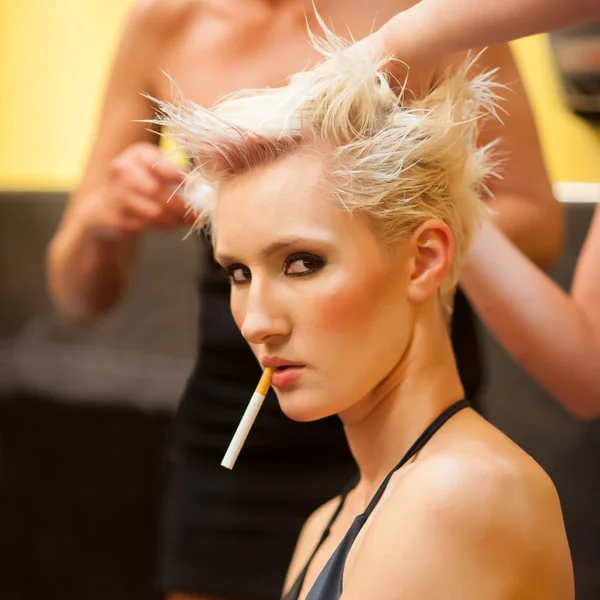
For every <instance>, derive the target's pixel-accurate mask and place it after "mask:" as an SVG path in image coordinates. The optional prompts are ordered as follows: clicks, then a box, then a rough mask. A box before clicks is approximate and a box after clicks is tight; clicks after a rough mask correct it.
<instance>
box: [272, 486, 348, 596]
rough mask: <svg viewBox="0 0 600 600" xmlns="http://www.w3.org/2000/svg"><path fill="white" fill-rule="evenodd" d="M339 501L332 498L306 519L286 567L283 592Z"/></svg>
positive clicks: (314, 545) (295, 576) (303, 564)
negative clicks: (288, 564)
mask: <svg viewBox="0 0 600 600" xmlns="http://www.w3.org/2000/svg"><path fill="white" fill-rule="evenodd" d="M339 503H340V498H339V497H337V498H333V499H332V500H330V501H329V502H326V503H325V504H323V505H321V506H320V507H319V508H317V510H315V511H314V512H313V513H312V514H311V515H310V517H308V519H306V522H305V523H304V525H303V527H302V531H301V532H300V535H299V537H298V541H297V542H296V548H295V550H294V555H293V557H292V560H291V562H290V566H289V568H288V572H287V576H286V580H285V586H284V591H285V592H287V590H289V588H290V587H291V586H292V585H293V583H294V581H296V579H297V578H298V575H299V574H300V572H301V571H302V569H303V568H304V567H305V566H306V563H307V562H308V559H309V558H310V555H311V554H312V552H313V550H314V549H315V548H316V546H317V544H318V543H319V540H320V539H321V536H322V535H323V532H324V531H325V527H327V524H328V523H329V520H330V519H331V517H332V516H333V513H334V512H335V510H336V508H337V507H338V505H339Z"/></svg>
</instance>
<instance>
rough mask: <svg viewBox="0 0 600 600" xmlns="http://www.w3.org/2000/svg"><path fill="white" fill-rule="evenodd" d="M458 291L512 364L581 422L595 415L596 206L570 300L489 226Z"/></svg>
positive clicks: (599, 323)
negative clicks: (472, 307) (518, 366)
mask: <svg viewBox="0 0 600 600" xmlns="http://www.w3.org/2000/svg"><path fill="white" fill-rule="evenodd" d="M461 283H462V288H463V289H464V290H465V292H466V293H467V295H468V296H469V298H470V299H471V301H472V302H473V304H474V305H475V306H476V308H477V311H478V312H479V314H480V315H481V317H482V318H483V319H484V321H485V322H486V324H487V325H488V327H489V328H490V329H491V331H492V332H493V334H494V335H495V336H496V337H497V338H498V340H499V341H500V342H501V343H502V345H503V346H504V347H505V348H506V349H507V350H508V352H509V353H510V354H511V355H512V356H513V357H514V358H515V360H516V361H517V362H518V363H519V364H520V365H521V366H522V367H523V368H524V369H525V370H526V371H528V372H529V373H530V374H531V375H532V376H533V377H534V378H535V379H536V380H537V381H539V382H540V384H541V385H543V386H544V387H545V388H546V389H547V390H548V391H549V392H550V393H551V394H552V395H553V396H555V397H556V398H557V400H559V401H560V402H561V403H562V405H563V406H564V407H565V408H566V409H567V410H568V411H569V412H571V413H572V414H573V415H574V416H576V417H578V418H580V419H593V418H597V417H598V416H600V208H597V209H596V213H595V216H594V220H593V223H592V226H591V229H590V232H589V234H588V239H587V241H586V244H585V247H584V249H583V252H582V253H581V256H580V258H579V264H578V266H577V270H576V273H575V279H574V283H573V288H572V293H571V296H568V295H567V294H566V293H565V292H564V291H563V290H562V289H560V288H559V287H558V286H557V285H556V284H555V283H554V282H553V281H552V280H551V279H550V278H549V277H547V276H546V275H545V274H544V273H542V272H541V271H540V270H539V269H538V268H536V266H535V265H533V264H532V263H531V262H530V261H529V260H528V259H527V258H526V257H525V256H523V255H522V254H521V253H520V252H519V250H518V249H517V248H515V247H514V246H513V245H512V244H511V243H510V241H509V240H507V239H506V237H505V236H503V235H502V233H501V232H499V231H498V229H497V228H496V227H495V226H494V225H493V224H492V223H491V222H489V221H488V222H486V223H485V224H484V226H483V228H482V229H481V230H480V232H479V233H478V235H477V237H476V239H475V243H474V244H473V247H472V249H471V251H470V253H469V257H468V259H467V261H466V264H465V267H464V271H463V276H462V281H461Z"/></svg>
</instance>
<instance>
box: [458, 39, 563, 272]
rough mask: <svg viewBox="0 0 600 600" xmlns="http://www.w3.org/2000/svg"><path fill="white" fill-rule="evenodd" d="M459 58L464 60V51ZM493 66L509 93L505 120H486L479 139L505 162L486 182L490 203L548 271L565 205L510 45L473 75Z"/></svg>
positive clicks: (496, 49)
mask: <svg viewBox="0 0 600 600" xmlns="http://www.w3.org/2000/svg"><path fill="white" fill-rule="evenodd" d="M455 60H456V61H458V60H460V61H462V60H463V53H460V55H459V57H457V58H456V59H455ZM494 68H498V73H497V74H496V81H497V82H498V83H500V84H502V85H505V86H506V89H505V90H501V92H500V93H501V96H502V101H501V102H500V105H499V106H500V110H499V114H500V116H501V118H502V122H500V121H499V120H498V119H496V118H492V117H487V118H486V120H485V121H484V124H483V127H482V131H481V134H480V138H479V143H480V145H482V146H484V145H486V144H489V143H492V142H494V141H496V142H497V145H496V152H497V155H498V158H499V159H501V161H502V163H501V166H500V173H499V174H500V175H501V177H499V178H490V179H489V181H488V182H487V185H488V187H489V189H490V191H491V192H492V194H493V196H492V197H491V198H489V199H488V200H487V202H488V204H489V206H490V208H491V209H492V211H493V212H494V215H495V216H494V219H495V222H496V224H497V225H498V226H499V228H500V229H501V230H502V231H503V232H504V233H505V234H506V235H507V236H508V237H509V238H510V240H511V241H512V242H514V243H515V244H516V245H517V247H518V248H519V249H520V250H521V251H522V252H524V253H525V254H526V255H527V256H528V257H529V258H530V259H532V260H533V261H534V262H535V263H536V264H537V265H539V266H541V267H544V268H546V267H548V266H550V265H552V264H553V263H554V262H555V261H556V260H557V259H558V257H559V256H560V252H561V249H562V242H563V211H562V207H561V205H560V203H559V202H557V200H556V199H555V198H554V196H553V194H552V186H551V184H550V179H549V177H548V174H547V172H546V167H545V165H544V159H543V157H542V151H541V147H540V142H539V139H538V135H537V131H536V127H535V121H534V118H533V112H532V110H531V107H530V105H529V102H528V99H527V94H526V92H525V89H524V87H523V85H522V84H521V81H520V74H519V71H518V69H517V66H516V64H515V61H514V59H513V56H512V53H511V50H510V48H509V46H508V44H498V45H496V46H491V47H490V48H488V49H487V50H486V51H485V52H484V53H483V54H481V56H480V58H479V60H478V61H477V64H476V66H475V67H474V71H475V70H480V71H484V72H485V71H489V70H491V69H494Z"/></svg>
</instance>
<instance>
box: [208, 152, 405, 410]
mask: <svg viewBox="0 0 600 600" xmlns="http://www.w3.org/2000/svg"><path fill="white" fill-rule="evenodd" d="M322 168H323V163H322V160H321V159H320V158H318V157H317V156H316V155H315V154H312V153H309V152H308V151H302V152H298V153H296V154H293V155H290V156H287V157H285V158H283V159H281V160H279V161H277V162H275V163H272V164H269V165H265V166H261V167H258V168H255V169H253V170H251V171H249V172H248V173H245V174H243V175H240V176H238V177H236V178H234V179H232V180H230V181H227V182H225V183H223V184H222V185H221V191H220V196H219V200H218V206H217V214H216V220H215V223H214V226H215V230H216V246H215V256H216V258H217V260H218V261H219V262H220V264H221V265H222V266H223V267H224V268H225V269H226V271H227V273H228V274H229V277H230V280H231V282H232V288H231V309H232V312H233V316H234V318H235V321H236V323H237V325H238V327H239V328H240V330H241V332H242V334H243V336H244V337H245V338H246V340H247V341H248V342H249V344H250V346H251V348H252V350H253V351H254V353H255V355H256V357H257V358H258V360H259V361H260V363H261V364H262V365H263V367H266V366H274V367H277V369H276V370H275V373H274V376H273V381H272V384H273V387H274V388H275V390H276V392H277V395H278V397H279V401H280V404H281V408H282V410H283V411H284V412H285V413H286V414H287V415H288V416H289V417H290V418H292V419H296V420H301V421H310V420H314V419H319V418H323V417H326V416H330V415H333V414H337V413H343V412H344V411H346V410H347V409H349V408H350V407H352V406H354V405H356V404H357V403H360V402H362V401H365V400H366V399H367V398H368V397H369V396H370V394H371V392H372V391H373V390H374V388H375V387H376V386H377V385H378V384H379V383H381V382H382V381H383V380H384V379H385V378H386V377H387V376H388V375H390V374H391V373H392V372H393V371H394V370H395V367H397V365H398V364H399V363H400V361H401V358H402V356H403V354H404V352H405V349H406V348H407V345H408V343H409V340H410V336H411V331H412V323H413V320H414V314H413V306H412V304H411V302H410V301H409V299H408V298H407V286H408V284H409V279H410V268H409V265H410V262H411V259H410V257H409V255H408V252H407V249H406V248H405V247H404V246H403V245H400V246H399V247H398V249H397V251H395V252H394V253H393V254H391V253H390V252H389V251H386V250H385V249H384V248H383V247H382V245H381V244H380V243H379V242H378V241H377V239H376V238H375V236H374V234H373V232H372V229H371V228H370V227H369V226H368V225H367V223H366V222H365V221H364V219H363V218H360V217H352V216H350V215H349V214H348V213H347V212H346V211H345V210H344V209H343V207H342V206H341V205H340V203H339V202H338V201H337V200H336V199H334V198H333V197H331V195H330V194H328V193H327V192H326V191H325V190H324V186H323V185H322V183H320V182H321V181H322V179H321V171H322ZM287 365H289V366H287ZM233 376H235V375H234V374H233Z"/></svg>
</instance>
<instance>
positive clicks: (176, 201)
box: [80, 142, 193, 239]
mask: <svg viewBox="0 0 600 600" xmlns="http://www.w3.org/2000/svg"><path fill="white" fill-rule="evenodd" d="M184 178H185V173H184V172H182V171H181V169H179V168H178V167H177V166H176V165H174V164H173V163H172V162H170V161H169V160H167V159H165V158H164V156H163V154H162V153H161V151H160V150H159V149H158V147H157V146H155V145H153V144H150V143H147V142H140V143H136V144H133V145H131V146H129V148H127V149H126V150H125V151H124V152H122V153H121V154H120V155H119V156H117V157H116V158H115V159H114V160H113V161H112V162H111V164H110V167H109V171H108V175H107V178H106V183H105V185H104V186H103V187H102V188H101V189H100V190H99V193H97V194H95V195H92V196H90V197H89V198H87V199H86V201H85V202H83V203H82V204H81V206H80V217H81V219H82V220H83V222H84V223H85V229H86V231H87V232H88V233H89V234H91V235H94V236H97V237H100V238H106V239H119V238H123V237H127V236H128V235H131V234H134V233H138V232H141V231H144V230H148V229H160V230H169V229H177V228H179V227H181V226H183V225H185V224H186V223H191V222H193V220H192V221H190V219H189V218H188V216H187V212H188V211H187V209H186V207H185V206H184V204H183V202H182V200H181V198H180V197H179V195H178V194H177V189H178V186H179V185H180V184H181V183H182V181H183V179H184Z"/></svg>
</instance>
